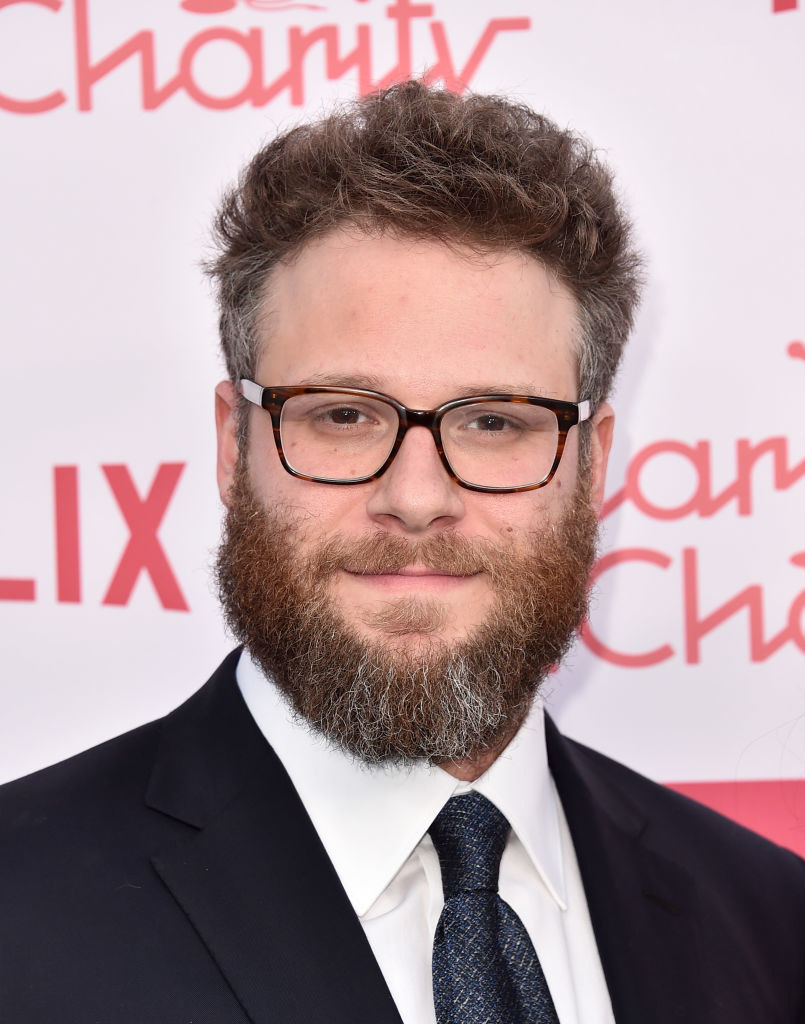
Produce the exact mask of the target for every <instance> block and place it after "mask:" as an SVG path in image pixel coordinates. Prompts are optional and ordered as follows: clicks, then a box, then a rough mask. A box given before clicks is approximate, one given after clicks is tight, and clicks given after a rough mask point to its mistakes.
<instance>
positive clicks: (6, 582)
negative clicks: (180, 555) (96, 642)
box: [0, 462, 190, 611]
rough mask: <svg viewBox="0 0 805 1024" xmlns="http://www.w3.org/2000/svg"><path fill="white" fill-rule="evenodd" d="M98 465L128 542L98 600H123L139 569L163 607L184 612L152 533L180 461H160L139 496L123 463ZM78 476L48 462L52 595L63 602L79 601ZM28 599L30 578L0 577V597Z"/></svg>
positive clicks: (32, 583)
mask: <svg viewBox="0 0 805 1024" xmlns="http://www.w3.org/2000/svg"><path fill="white" fill-rule="evenodd" d="M101 469H102V471H103V474H104V476H105V477H106V481H107V483H108V484H109V488H110V490H111V491H112V494H113V495H114V498H115V501H116V503H117V507H118V509H119V511H120V513H121V515H122V516H123V518H124V520H125V521H126V525H127V527H128V530H129V539H128V542H127V543H126V547H125V549H124V551H123V554H122V555H121V557H120V561H119V562H118V564H117V568H116V569H115V571H114V573H113V574H112V578H111V580H110V582H109V585H108V587H107V589H106V593H105V595H104V597H103V599H102V601H101V603H102V604H106V605H126V604H128V603H129V600H130V599H131V595H132V592H133V590H134V585H135V583H136V582H137V580H138V579H139V577H140V576H141V575H142V574H143V573H144V574H146V575H147V576H149V577H150V579H151V582H152V584H153V586H154V590H155V592H156V595H157V597H158V599H159V602H160V604H161V605H162V607H163V608H167V609H170V610H173V611H189V610H190V609H189V606H188V604H187V601H186V600H185V597H184V594H183V593H182V590H181V588H180V586H179V583H178V581H177V579H176V574H175V573H174V571H173V569H172V567H171V564H170V562H169V561H168V557H167V555H166V553H165V549H164V547H163V546H162V543H161V542H160V540H159V538H158V537H157V530H158V529H159V527H160V525H161V523H162V520H163V519H164V518H165V513H166V512H167V510H168V505H169V504H170V502H171V499H172V498H173V496H174V493H175V491H176V486H177V484H178V483H179V477H180V476H181V475H182V471H183V470H184V463H183V462H163V463H161V464H160V465H159V467H158V468H157V471H156V474H155V476H154V479H153V481H152V483H151V486H150V488H149V490H148V493H147V494H146V495H145V497H140V495H139V493H138V491H137V488H136V486H135V484H134V481H133V479H132V476H131V473H130V471H129V469H128V467H127V466H124V465H119V464H114V465H105V466H101ZM78 480H79V478H78V466H54V469H53V521H54V533H55V554H56V558H55V563H56V599H57V601H59V602H61V603H66V604H74V603H77V602H80V601H81V600H82V582H81V529H80V525H81V516H80V503H79V491H78ZM34 600H36V580H33V579H9V578H0V601H34Z"/></svg>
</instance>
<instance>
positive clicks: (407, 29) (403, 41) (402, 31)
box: [361, 0, 433, 95]
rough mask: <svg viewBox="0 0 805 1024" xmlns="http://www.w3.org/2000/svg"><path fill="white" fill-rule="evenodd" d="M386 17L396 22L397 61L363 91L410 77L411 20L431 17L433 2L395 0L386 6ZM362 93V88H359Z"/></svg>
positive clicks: (386, 85) (381, 87)
mask: <svg viewBox="0 0 805 1024" xmlns="http://www.w3.org/2000/svg"><path fill="white" fill-rule="evenodd" d="M386 17H388V18H392V19H394V20H395V21H396V22H397V63H396V65H395V66H394V67H393V68H392V69H391V71H389V73H388V74H387V75H384V76H383V78H381V79H380V80H379V81H378V82H375V83H374V84H373V85H372V86H371V87H370V88H367V89H366V90H365V91H366V92H369V91H371V90H372V89H386V88H388V86H390V85H393V84H394V83H395V82H402V81H404V80H405V79H406V78H410V77H411V67H412V64H411V22H412V21H413V19H414V18H432V17H433V4H412V3H411V0H397V3H394V4H389V6H388V7H387V8H386ZM361 95H364V90H361Z"/></svg>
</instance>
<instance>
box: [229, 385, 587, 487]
mask: <svg viewBox="0 0 805 1024" xmlns="http://www.w3.org/2000/svg"><path fill="white" fill-rule="evenodd" d="M238 391H239V393H240V394H241V395H243V397H244V398H245V399H246V400H247V401H249V402H251V403H253V404H254V405H258V406H260V408H262V409H265V411H266V412H267V413H268V414H269V415H270V416H271V424H272V427H273V433H274V443H275V444H276V446H277V453H278V454H279V457H280V462H281V463H282V466H283V468H284V469H285V470H286V471H287V472H288V473H290V474H291V476H295V477H299V478H300V479H302V480H310V481H312V482H314V483H324V484H344V485H346V484H362V483H366V482H367V481H369V480H377V479H378V477H380V476H382V475H383V473H385V471H386V470H387V469H388V468H389V466H390V465H391V463H392V462H393V460H394V457H395V455H396V454H397V452H398V451H399V450H400V446H401V445H402V442H403V439H404V437H405V435H406V433H407V431H408V430H409V428H410V427H425V428H426V429H427V430H429V431H430V433H431V436H432V437H433V440H434V443H435V445H436V451H437V452H438V453H439V458H440V460H441V462H442V465H443V466H444V469H445V471H446V472H447V474H448V476H449V477H450V478H451V480H454V481H455V482H456V483H457V484H459V485H460V486H461V487H465V488H467V489H468V490H471V491H483V492H485V493H491V494H509V493H515V492H519V491H534V490H536V489H537V488H539V487H544V486H545V485H546V484H548V483H550V481H551V480H552V478H553V476H554V474H555V473H556V470H557V469H558V468H559V463H560V461H561V459H562V453H563V452H564V449H565V444H566V442H567V435H568V432H569V431H570V429H571V428H572V427H574V426H576V425H577V424H579V423H582V422H583V421H584V420H587V419H589V418H590V416H591V410H590V403H589V402H563V401H559V400H558V399H554V398H541V397H537V396H535V395H512V394H479V395H470V396H468V397H466V398H457V399H454V400H453V401H452V402H445V403H444V404H443V405H440V406H438V407H437V408H435V409H409V408H408V407H407V406H405V405H403V404H402V403H401V402H398V401H397V400H396V399H395V398H392V397H391V396H390V395H384V394H383V393H382V392H379V391H367V390H364V389H362V388H348V387H343V388H342V387H324V386H321V387H306V386H292V387H264V386H262V385H260V384H256V383H255V382H254V381H251V380H246V379H245V378H244V379H242V380H240V382H239V383H238ZM297 395H345V396H348V397H354V398H366V399H371V400H373V401H375V402H380V403H383V404H384V405H386V406H389V407H390V408H392V409H393V410H394V411H395V412H396V414H397V422H398V426H397V436H396V438H395V439H394V442H393V444H392V447H391V450H390V451H389V453H388V455H387V456H386V458H385V460H384V461H383V464H382V465H381V466H380V468H379V469H377V470H375V471H374V472H373V473H369V474H367V475H365V476H359V477H352V478H348V479H344V478H337V479H334V478H331V477H322V476H311V475H310V474H308V473H301V472H300V471H299V470H297V469H295V468H294V467H293V466H292V465H291V464H290V463H289V462H288V460H287V459H286V457H285V453H284V451H283V445H282V429H281V425H282V408H283V406H284V405H285V403H286V402H287V401H288V400H289V399H291V398H295V397H296V396H297ZM478 402H505V403H511V404H513V405H517V404H520V405H531V406H539V407H540V408H543V409H547V410H550V412H552V413H553V414H554V415H555V416H556V422H557V434H556V452H555V455H554V458H553V462H552V464H551V467H550V469H549V470H548V472H547V473H546V474H545V475H544V476H543V477H542V478H541V479H540V480H537V481H536V482H532V483H528V484H519V485H516V486H511V487H508V486H504V487H498V486H487V485H483V484H474V483H470V482H468V481H467V480H465V479H463V478H462V477H461V476H459V475H458V473H456V472H455V470H454V469H453V467H452V466H451V464H450V460H449V459H448V457H447V455H446V454H445V451H444V445H443V443H442V435H441V422H442V419H443V418H444V416H445V415H446V414H447V413H449V412H451V411H452V410H453V409H459V408H462V407H464V406H467V405H473V404H475V403H478Z"/></svg>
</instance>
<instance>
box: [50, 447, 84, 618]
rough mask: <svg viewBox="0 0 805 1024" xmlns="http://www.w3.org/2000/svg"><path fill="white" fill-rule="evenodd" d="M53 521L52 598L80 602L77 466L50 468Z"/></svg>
mask: <svg viewBox="0 0 805 1024" xmlns="http://www.w3.org/2000/svg"><path fill="white" fill-rule="evenodd" d="M53 510H54V515H55V520H56V598H57V599H58V600H59V601H64V602H66V603H71V604H72V603H76V602H78V601H80V600H81V560H80V558H81V549H80V537H79V523H78V466H54V467H53Z"/></svg>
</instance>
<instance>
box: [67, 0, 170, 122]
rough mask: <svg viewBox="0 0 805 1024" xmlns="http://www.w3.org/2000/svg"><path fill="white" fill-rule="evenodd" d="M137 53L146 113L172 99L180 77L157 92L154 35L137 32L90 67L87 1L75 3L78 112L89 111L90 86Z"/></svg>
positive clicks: (76, 0)
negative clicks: (170, 97)
mask: <svg viewBox="0 0 805 1024" xmlns="http://www.w3.org/2000/svg"><path fill="white" fill-rule="evenodd" d="M136 53H139V55H140V78H141V82H142V101H143V108H144V109H145V110H154V109H156V107H158V106H160V104H162V103H164V102H165V100H166V99H167V98H168V97H169V96H171V95H172V94H173V93H175V92H176V90H177V89H178V88H179V85H180V84H181V81H180V78H179V75H176V76H175V77H174V78H172V79H171V80H170V81H169V82H166V83H165V85H164V86H163V87H162V88H161V89H158V88H157V86H156V72H155V69H154V33H153V32H138V33H137V34H136V35H133V36H132V37H131V39H127V40H126V42H125V43H123V44H122V46H118V48H117V49H116V50H112V52H111V53H110V54H109V55H108V56H106V57H104V58H103V60H100V61H98V63H97V64H90V55H89V14H88V11H87V0H75V60H76V75H77V78H78V109H79V110H92V86H93V85H94V84H95V83H96V82H97V81H98V80H99V79H101V78H103V77H104V76H105V75H108V74H109V72H110V71H112V70H113V69H114V68H116V67H118V65H120V64H122V63H123V62H124V61H126V60H128V59H129V57H131V56H133V55H134V54H136Z"/></svg>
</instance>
